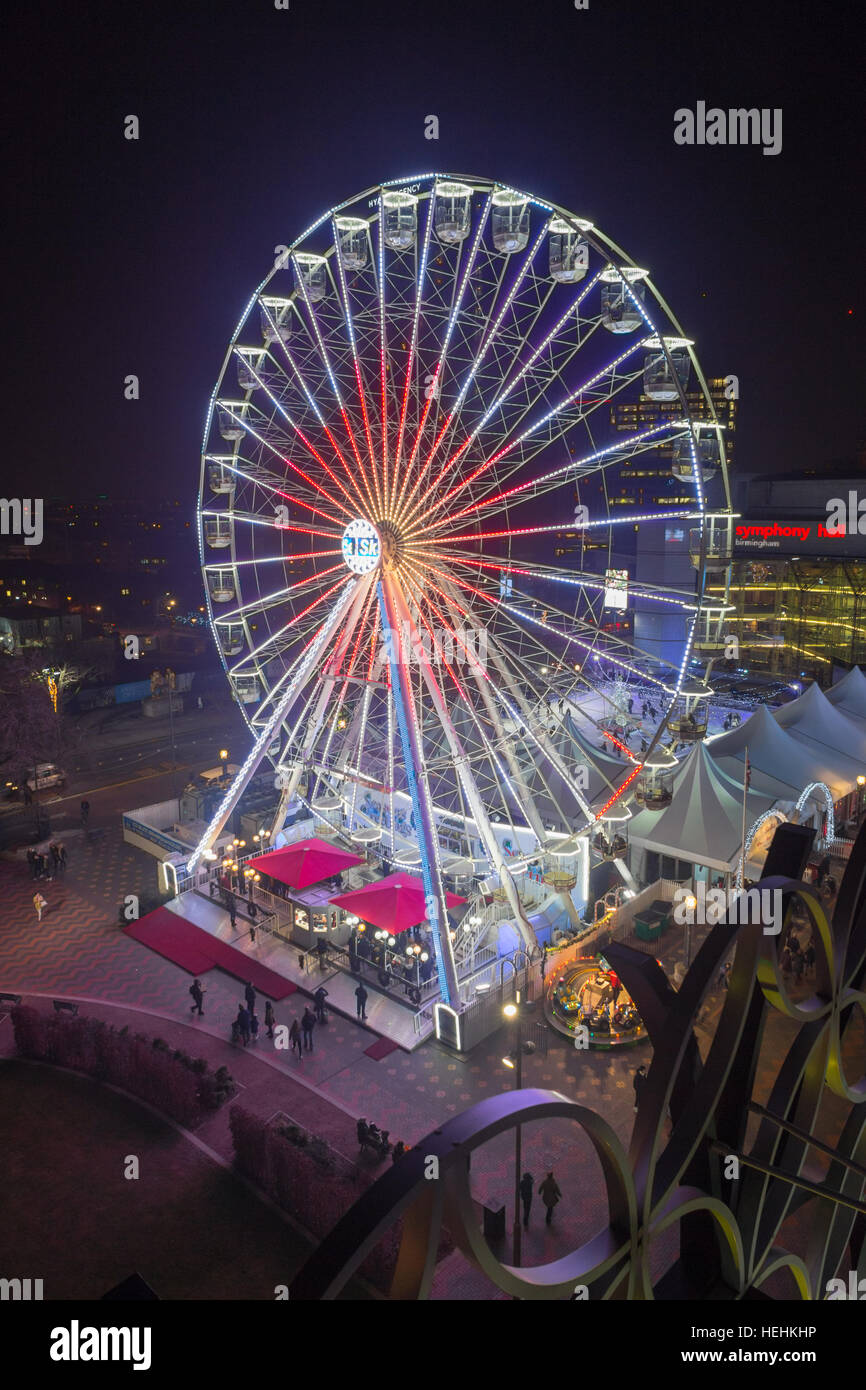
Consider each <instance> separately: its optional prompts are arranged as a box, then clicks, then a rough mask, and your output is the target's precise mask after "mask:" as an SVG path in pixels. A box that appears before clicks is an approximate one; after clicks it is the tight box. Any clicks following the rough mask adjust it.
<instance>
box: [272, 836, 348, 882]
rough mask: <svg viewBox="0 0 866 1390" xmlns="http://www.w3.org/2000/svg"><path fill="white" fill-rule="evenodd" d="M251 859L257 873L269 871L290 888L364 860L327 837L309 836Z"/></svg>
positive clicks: (331, 876) (328, 875)
mask: <svg viewBox="0 0 866 1390" xmlns="http://www.w3.org/2000/svg"><path fill="white" fill-rule="evenodd" d="M250 862H251V863H252V864H254V865H255V867H256V869H257V871H258V872H259V873H263V874H268V876H269V877H270V878H275V879H277V880H278V881H279V882H280V883H285V884H286V886H287V887H289V888H297V889H301V888H310V887H311V886H312V885H313V884H314V883H321V882H322V880H323V879H325V878H333V877H334V876H335V875H336V874H339V873H342V871H343V870H344V869H352V868H354V867H355V865H356V864H363V863H364V859H363V856H362V855H359V854H350V853H349V851H348V850H345V849H337V847H336V845H329V844H328V842H327V840H317V839H312V840H299V841H298V842H297V844H295V845H286V846H284V848H283V849H273V850H270V851H269V852H268V853H267V854H262V855H260V856H259V858H258V859H253V860H251V861H250Z"/></svg>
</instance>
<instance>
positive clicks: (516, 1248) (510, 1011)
mask: <svg viewBox="0 0 866 1390" xmlns="http://www.w3.org/2000/svg"><path fill="white" fill-rule="evenodd" d="M502 1012H503V1013H504V1015H505V1017H506V1018H507V1019H509V1020H510V1021H511V1023H512V1024H513V1026H514V1032H515V1037H516V1041H517V1047H516V1048H515V1053H516V1055H515V1056H514V1057H513V1059H512V1056H508V1057H503V1059H502V1060H503V1062H504V1063H505V1065H506V1066H507V1067H510V1068H511V1069H512V1070H515V1071H516V1076H515V1078H514V1089H515V1091H519V1090H521V1089H522V1087H523V1047H522V1037H521V1033H522V1029H521V1026H520V1010H519V1008H518V1007H517V1005H516V1004H506V1005H505V1008H504V1009H503V1010H502ZM521 1137H522V1136H521V1128H520V1125H518V1126H517V1128H516V1129H515V1131H514V1230H513V1232H512V1263H513V1264H514V1266H515V1268H518V1267H519V1265H520V1258H521V1225H520V1167H521V1160H522V1157H523V1155H522V1150H521Z"/></svg>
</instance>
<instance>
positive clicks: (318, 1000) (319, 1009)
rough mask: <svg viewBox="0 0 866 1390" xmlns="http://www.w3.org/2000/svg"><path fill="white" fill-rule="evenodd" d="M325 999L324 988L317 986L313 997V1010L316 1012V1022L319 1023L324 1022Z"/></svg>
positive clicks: (325, 992)
mask: <svg viewBox="0 0 866 1390" xmlns="http://www.w3.org/2000/svg"><path fill="white" fill-rule="evenodd" d="M327 997H328V991H327V990H326V989H325V986H324V985H319V988H318V989H317V990H316V992H315V994H314V995H313V1008H314V1009H315V1011H316V1020H317V1022H319V1023H324V1022H325V1018H326V1014H325V1000H326V999H327Z"/></svg>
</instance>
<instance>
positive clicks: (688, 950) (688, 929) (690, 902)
mask: <svg viewBox="0 0 866 1390" xmlns="http://www.w3.org/2000/svg"><path fill="white" fill-rule="evenodd" d="M697 905H698V900H697V898H696V897H695V895H694V893H690V894H689V896H688V897H687V898H686V907H687V908H688V913H687V915H686V926H685V941H684V943H683V956H684V957H685V967H686V970H688V968H689V966H690V965H691V963H692V917H693V913H694V911H695V908H696V907H697Z"/></svg>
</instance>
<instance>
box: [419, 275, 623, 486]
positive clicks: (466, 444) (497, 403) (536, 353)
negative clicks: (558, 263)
mask: <svg viewBox="0 0 866 1390" xmlns="http://www.w3.org/2000/svg"><path fill="white" fill-rule="evenodd" d="M597 280H598V276H597V275H596V276H594V277H593V279H592V280H591V281H590V283H589V284H588V285H586V286H584V288H583V289H582V290H581V292H580V294H579V295H578V297H577V299H576V301H575V302H574V303H573V304H570V305H569V307H568V309H566V311H565V313H564V314H562V315H561V317H560V318H559V319H558V321H557V322H556V323H555V324H554V326H553V328H552V329H551V330H550V332H549V333H548V334H547V336H546V337H545V338H544V340H543V341H542V342H541V343H540V344H539V345H538V347H537V348H535V349H534V350H533V351H532V353H531V354H530V356H529V358H528V360H527V361H526V363H525V364H524V366H523V367H522V368H521V369H520V371H519V372H518V373H517V375H516V376H515V377H514V378H513V379H512V380H511V381H510V382H509V384H508V385H507V386H505V387H504V388H503V390H502V391H501V392H500V393H499V395H498V396H497V397H496V399H495V400H494V401H493V403H492V404H491V405H490V406H489V407H488V409H487V411H486V412H485V414H484V415H483V416H482V418H481V420H480V421H479V422H478V424H477V425H476V426H475V427H474V429H473V430H472V431H471V432H470V434H469V435H468V436H467V437H466V439H465V440H464V441H463V443H462V444H461V445H460V447H459V448H458V449H457V450H456V452H455V453H453V454H452V455H451V456H450V458H448V459H447V460H446V462H445V464H444V465H443V467H442V469H441V471H440V472H439V474H438V475H437V477H436V478H434V480H433V482H432V483H431V484H430V487H429V488H428V489H427V492H426V493H425V494H424V495H423V497H422V499H421V502H422V503H423V502H424V501H425V500H426V499H427V497H429V496H430V494H431V493H433V492H434V491H436V490H437V489H438V487H439V484H440V483H441V482H442V481H443V479H444V478H445V476H446V474H447V473H448V471H449V470H450V469H452V468H453V467H454V465H455V463H457V462H458V460H459V459H460V458H461V457H462V456H463V454H464V453H465V452H466V450H467V449H469V448H470V446H472V445H473V444H474V443H475V441H476V439H477V437H478V435H479V434H480V432H481V430H482V428H483V427H484V425H485V424H487V422H488V421H489V420H490V419H491V418H492V417H493V415H494V414H495V413H496V412H497V410H499V409H501V407H502V406H503V404H504V403H505V401H506V400H507V399H508V397H509V396H510V395H511V394H512V392H513V391H514V390H515V389H516V387H517V386H518V385H519V384H520V383H521V382H522V381H523V379H524V377H525V376H526V374H527V373H528V372H530V371H531V370H532V368H533V367H534V366H535V364H536V363H537V362H538V361H539V360H540V359H541V357H542V356H543V354H544V353H545V352H546V351H547V350H548V348H549V347H550V345H551V343H553V342H554V341H555V339H556V338H557V337H558V335H559V333H560V332H562V330H563V328H564V327H565V325H566V324H567V323H569V322H570V320H571V319H572V318H573V317H574V316H575V315H576V314H579V310H580V305H581V304H582V303H583V301H584V299H585V298H586V297H587V295H588V294H589V293H590V290H592V289H594V288H595V285H596V282H597Z"/></svg>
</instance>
